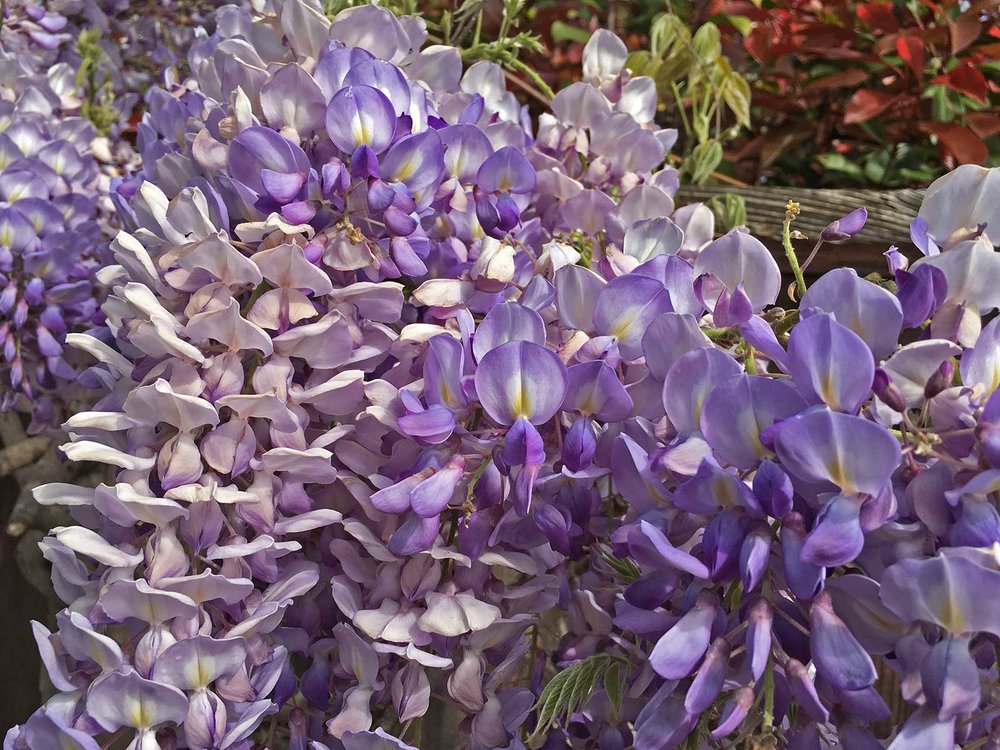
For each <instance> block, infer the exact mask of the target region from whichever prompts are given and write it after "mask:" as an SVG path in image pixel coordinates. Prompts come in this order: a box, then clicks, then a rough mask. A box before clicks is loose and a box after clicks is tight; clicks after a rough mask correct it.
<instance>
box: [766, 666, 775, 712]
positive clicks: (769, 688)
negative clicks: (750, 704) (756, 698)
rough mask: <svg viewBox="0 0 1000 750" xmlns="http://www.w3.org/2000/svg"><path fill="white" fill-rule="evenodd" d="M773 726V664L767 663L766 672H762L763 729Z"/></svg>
mask: <svg viewBox="0 0 1000 750" xmlns="http://www.w3.org/2000/svg"><path fill="white" fill-rule="evenodd" d="M773 726H774V664H773V662H770V661H769V662H768V663H767V671H766V672H764V727H765V728H766V729H770V728H771V727H773Z"/></svg>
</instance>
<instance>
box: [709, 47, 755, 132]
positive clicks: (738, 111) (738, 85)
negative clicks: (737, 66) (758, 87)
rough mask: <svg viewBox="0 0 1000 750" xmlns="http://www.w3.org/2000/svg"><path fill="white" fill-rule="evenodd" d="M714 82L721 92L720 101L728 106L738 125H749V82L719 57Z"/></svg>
mask: <svg viewBox="0 0 1000 750" xmlns="http://www.w3.org/2000/svg"><path fill="white" fill-rule="evenodd" d="M715 78H716V81H715V84H716V86H717V87H718V88H719V91H720V92H721V93H722V101H724V102H725V103H726V106H727V107H729V111H730V112H732V113H733V117H735V118H736V121H737V122H738V123H739V124H740V125H744V126H746V127H750V84H749V83H747V80H746V79H745V78H744V77H743V76H741V75H740V74H739V73H737V72H736V71H735V70H733V69H732V66H730V64H729V62H728V61H727V60H726V59H725V58H724V57H720V58H719V59H718V62H717V63H716V75H715Z"/></svg>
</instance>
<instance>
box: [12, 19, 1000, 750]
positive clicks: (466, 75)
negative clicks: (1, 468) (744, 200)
mask: <svg viewBox="0 0 1000 750" xmlns="http://www.w3.org/2000/svg"><path fill="white" fill-rule="evenodd" d="M31 22H32V23H39V22H40V21H39V19H33V20H32V21H31ZM26 23H27V22H26ZM427 42H428V34H427V30H426V26H425V24H424V23H423V21H422V20H421V19H419V18H415V17H396V16H394V15H392V14H391V13H390V12H388V11H387V10H385V9H382V8H379V7H377V6H371V5H363V6H359V7H355V8H349V9H348V10H345V11H343V12H341V13H340V14H338V15H337V16H336V17H335V18H334V19H333V20H332V21H330V20H328V19H327V18H326V17H325V16H324V15H323V14H322V13H321V12H320V10H319V9H318V8H317V7H314V6H313V5H312V4H310V3H309V2H306V0H284V2H273V3H267V4H264V5H261V6H260V7H258V8H257V9H256V10H248V9H246V8H241V7H237V6H225V7H223V8H221V9H220V10H219V11H218V12H217V14H216V16H215V30H214V32H213V33H212V34H210V35H203V36H200V37H198V38H196V39H194V40H193V42H192V45H191V48H190V52H189V59H188V65H189V68H190V70H191V71H192V75H191V78H189V79H187V80H184V81H173V82H169V85H166V86H164V87H163V88H155V89H152V90H151V91H150V92H149V93H148V94H147V96H146V104H147V111H146V114H145V115H144V117H143V120H142V122H141V123H140V125H139V127H138V133H137V150H138V152H139V154H140V156H141V164H142V169H141V171H140V172H138V173H137V174H135V175H134V176H132V177H130V178H129V179H125V180H116V181H115V183H114V186H113V191H112V193H111V199H112V200H113V201H114V202H115V204H116V206H117V208H118V212H119V216H120V217H121V218H120V220H121V222H122V223H123V226H124V231H122V232H120V233H119V234H118V235H117V237H116V238H115V239H114V241H113V242H112V243H111V246H110V250H109V252H110V254H111V255H112V256H113V262H112V263H111V264H109V265H107V266H106V267H104V268H102V269H101V271H100V273H99V274H98V276H99V279H100V281H101V283H102V284H103V285H104V286H106V287H107V289H108V290H109V291H108V298H107V301H106V302H105V303H104V304H103V306H102V313H101V315H102V317H103V319H104V323H105V325H106V327H107V331H108V332H109V334H108V335H107V336H105V337H104V338H101V337H100V336H90V335H87V334H84V333H80V332H70V333H67V334H66V336H65V339H64V342H65V345H66V346H69V347H73V348H74V349H75V350H76V351H77V352H78V353H79V354H80V356H83V355H88V356H89V357H90V361H91V362H93V363H94V364H92V366H90V367H89V368H88V369H87V370H86V371H85V372H84V373H83V375H82V377H83V379H84V380H85V381H86V382H88V383H90V384H92V385H100V386H101V387H102V388H103V390H102V395H101V396H100V397H99V398H97V399H96V401H95V403H94V404H93V406H92V408H90V409H88V410H85V411H80V412H78V413H75V414H73V415H72V416H70V417H69V418H68V420H67V421H66V422H65V425H64V429H65V430H66V431H67V433H68V435H69V442H67V443H66V444H65V445H64V446H63V451H64V452H65V454H66V456H67V457H68V458H69V459H70V460H73V461H88V462H96V463H99V464H105V465H108V466H109V467H112V469H113V471H114V479H113V480H109V481H108V482H106V483H102V484H100V485H99V486H98V487H96V488H84V487H78V486H74V485H69V484H49V485H45V486H43V487H41V488H39V489H38V490H36V493H35V497H36V499H37V501H38V502H39V503H42V504H44V505H62V506H67V507H68V509H69V511H70V512H71V513H72V515H73V518H74V525H66V526H61V527H58V528H55V529H53V531H52V534H51V535H50V536H49V537H47V538H46V539H45V540H44V541H43V542H42V550H43V554H44V556H45V558H46V560H48V561H49V562H50V563H51V566H52V576H53V583H54V586H55V590H56V592H57V594H58V596H59V597H60V598H61V599H62V601H63V602H65V604H66V608H65V609H64V610H63V611H62V612H61V613H60V614H59V615H58V618H57V623H56V624H57V626H58V627H57V629H56V630H55V631H53V632H50V631H49V630H48V629H47V628H45V627H44V626H43V625H41V624H38V623H36V624H35V634H36V639H37V642H38V646H39V650H40V652H41V655H42V658H43V661H44V663H45V667H46V670H47V672H48V675H49V678H50V680H51V682H52V684H53V686H54V687H55V689H56V691H57V692H56V694H55V696H54V697H52V698H51V699H50V700H48V701H47V702H46V703H45V705H44V706H43V707H41V708H40V709H39V710H38V711H37V712H36V713H35V714H34V715H33V716H32V717H31V718H30V719H28V720H27V721H26V722H25V723H24V724H23V725H21V726H19V727H15V728H13V729H11V730H10V732H9V733H8V734H7V737H6V740H5V744H4V750H26V749H27V748H50V747H52V748H55V747H60V748H70V749H71V750H98V748H102V747H103V748H108V747H118V746H120V745H121V746H124V745H125V744H127V745H128V747H129V748H135V749H137V750H154V749H155V748H163V749H164V750H172V749H173V748H191V749H192V750H208V749H209V748H214V749H217V750H230V749H232V750H249V749H250V748H275V747H287V748H290V749H292V750H340V749H341V748H344V749H345V750H390V749H392V748H413V747H423V748H425V749H427V750H429V749H431V748H437V747H444V746H459V747H464V748H470V750H500V749H501V748H503V749H508V748H510V749H511V750H517V749H518V748H546V750H557V749H562V748H567V749H568V748H574V749H580V750H583V749H585V748H599V750H625V748H630V747H634V748H636V750H668V749H669V748H674V747H688V748H729V747H783V748H784V747H788V748H795V749H796V750H805V749H806V748H808V749H809V750H813V749H815V748H825V747H844V748H848V749H849V750H854V749H856V748H857V749H868V748H889V750H938V749H939V748H940V750H952V749H953V748H954V746H955V745H956V744H959V745H960V746H961V747H962V748H965V750H976V749H978V748H997V747H1000V686H998V679H1000V674H998V664H997V653H998V651H997V647H998V645H1000V640H998V639H1000V600H998V599H997V598H996V597H994V596H991V595H990V592H995V591H1000V514H998V512H997V492H998V490H1000V395H998V394H1000V390H998V387H1000V322H998V321H1000V318H996V317H994V314H995V312H996V310H997V308H998V307H1000V255H998V253H997V251H996V249H995V248H994V244H993V241H992V240H991V238H990V234H991V229H992V228H994V227H1000V198H998V196H1000V171H997V170H987V169H981V168H978V167H971V166H966V167H960V168H959V169H957V170H955V171H954V172H953V173H951V174H950V175H948V176H946V177H944V178H942V179H940V180H938V181H937V182H936V183H934V185H932V186H931V187H930V189H929V190H928V191H927V194H926V198H925V201H924V204H923V206H922V208H921V210H920V214H919V216H918V217H917V218H916V220H915V221H914V222H913V225H912V235H911V238H910V240H911V241H912V243H913V244H914V245H915V246H916V247H917V248H918V249H919V251H920V253H921V254H922V256H921V257H920V259H919V260H917V261H915V262H913V263H912V264H909V263H908V262H907V260H906V258H905V256H904V255H903V254H902V253H900V252H899V250H898V249H896V248H891V249H890V250H889V251H888V252H887V253H886V260H887V271H886V273H885V274H882V275H880V276H877V277H869V278H861V277H859V276H858V275H857V274H856V273H855V272H854V271H853V270H851V269H849V268H841V269H837V270H834V271H831V272H829V273H827V274H825V275H823V276H822V277H820V278H819V279H817V280H816V281H814V282H812V283H811V284H810V285H808V287H807V285H806V282H805V279H804V277H803V276H802V274H801V272H799V273H797V279H796V283H795V285H794V286H793V288H792V290H791V291H792V295H793V298H794V299H796V300H798V303H797V306H795V307H794V308H792V309H785V308H783V307H779V306H778V305H777V301H778V298H779V294H780V293H781V286H782V282H781V274H780V271H779V268H778V265H777V264H776V262H775V260H774V259H773V257H772V256H771V254H770V252H769V251H768V249H767V248H766V247H765V246H764V245H763V244H762V243H761V242H760V241H758V240H757V239H755V238H754V237H752V236H751V235H750V234H749V233H747V232H746V231H744V230H743V229H736V230H733V231H730V232H728V233H726V234H723V235H722V236H721V237H715V236H714V235H715V227H714V221H713V218H712V213H711V211H710V210H708V209H707V208H706V207H704V206H701V205H693V206H685V207H682V208H679V209H677V210H675V209H674V200H673V198H674V195H675V192H676V190H677V187H678V174H677V172H676V170H674V169H673V168H670V167H666V166H664V164H665V160H666V156H667V153H668V151H669V149H670V147H671V145H672V143H673V141H674V139H675V137H676V133H675V132H673V131H670V130H662V129H659V128H658V127H657V126H656V124H655V111H656V91H655V86H654V85H653V82H652V81H651V80H650V79H648V78H643V77H633V76H632V74H631V73H630V72H629V71H628V69H627V68H626V67H625V62H626V58H627V50H626V48H625V45H624V44H623V43H622V42H621V41H620V40H619V39H618V38H617V37H615V36H614V35H613V34H611V33H610V32H606V31H599V32H597V33H596V34H594V36H593V37H592V38H591V40H590V42H589V43H588V45H587V47H586V49H585V52H584V59H583V80H582V81H581V82H579V83H576V84H573V85H572V86H570V87H568V88H566V89H564V90H563V91H560V92H559V93H558V94H557V95H556V97H555V99H554V100H553V102H552V105H551V110H550V111H549V112H546V113H544V114H543V115H542V116H541V117H540V118H539V119H538V122H537V124H536V123H533V122H532V121H531V118H530V117H529V115H528V112H527V110H526V109H525V108H524V107H522V106H521V105H520V104H519V102H518V101H517V99H516V98H515V97H514V95H513V94H512V93H511V92H509V91H507V89H506V86H505V78H504V72H503V70H502V69H501V68H500V67H498V66H496V65H494V64H492V63H489V62H478V63H475V64H474V65H472V66H469V67H465V66H464V65H463V61H462V58H461V55H460V53H459V51H458V50H456V49H453V48H450V47H444V46H442V45H437V44H428V43H427ZM24 119H25V121H26V122H27V121H28V120H30V118H28V117H27V116H25V117H24ZM19 122H20V121H19ZM536 125H537V126H536ZM17 127H21V128H24V127H26V126H24V125H20V126H19V125H17V124H16V123H15V124H11V125H8V127H7V129H6V135H5V136H0V139H2V138H5V137H6V138H7V139H8V140H10V141H11V143H12V144H14V143H17V142H18V141H17V140H16V139H15V138H14V137H13V135H12V133H11V129H12V128H15V133H16V132H17V130H16V128H17ZM60 127H66V126H60ZM32 132H34V131H32ZM0 142H2V143H5V142H6V141H2V140H0ZM22 142H23V139H22ZM21 151H24V149H21ZM44 151H45V149H44V148H42V149H41V151H39V152H38V153H39V155H38V157H37V158H38V160H40V161H42V162H43V163H46V164H47V162H45V159H44V158H43V157H42V156H41V153H42V152H44ZM25 153H27V152H25ZM32 153H34V152H32ZM62 153H63V152H62V151H60V154H62ZM19 158H20V157H19ZM15 163H16V162H15ZM60 163H61V164H62V163H63V161H61V162H60ZM49 166H51V165H49ZM10 171H12V172H13V171H15V170H13V169H12V168H11V170H10ZM53 171H55V172H58V170H55V168H53ZM5 179H10V178H8V171H5V172H4V174H3V175H0V183H3V182H4V180H5ZM4 197H5V198H7V194H6V193H5V194H4ZM37 198H38V200H37V201H36V203H37V205H38V207H39V208H38V210H39V211H51V210H52V209H51V206H52V205H54V204H58V202H59V198H58V197H53V196H52V195H50V194H47V195H39V196H37ZM27 200H28V199H27V198H25V199H23V200H19V201H17V204H23V201H27ZM30 205H35V203H33V204H30ZM0 210H2V211H5V212H6V213H5V214H4V216H6V217H7V222H8V223H9V224H10V226H12V227H14V229H17V227H15V226H14V224H13V223H11V222H13V221H14V220H13V219H10V217H11V216H13V215H14V212H15V211H19V210H20V209H19V205H13V204H12V207H9V208H3V209H0ZM797 214H798V207H797V205H795V204H794V203H789V206H788V213H787V220H786V222H785V230H786V238H785V239H786V245H787V247H788V248H789V252H790V253H791V255H792V256H793V258H794V253H795V250H794V248H793V246H792V239H791V238H792V234H791V227H792V226H793V225H794V220H795V218H796V216H797ZM865 220H866V213H865V212H864V210H863V209H861V210H859V211H856V212H853V213H852V214H849V215H848V216H845V217H844V218H843V219H842V220H840V221H839V222H835V223H834V224H833V225H831V226H830V227H829V228H828V229H827V230H826V231H825V232H824V233H823V235H822V237H821V238H820V244H819V245H817V250H818V251H819V252H822V244H824V243H831V242H838V241H842V240H844V239H848V238H850V237H851V236H853V235H855V234H857V233H858V232H859V231H860V230H861V228H862V227H863V225H864V223H865ZM5 226H6V225H5ZM18 226H20V225H18ZM14 229H11V230H9V232H10V233H9V234H7V233H6V232H8V230H6V229H4V230H0V232H4V233H3V234H0V237H2V239H3V241H2V242H0V244H2V245H3V246H4V247H5V248H6V249H7V251H8V255H10V254H11V252H12V251H13V250H14V249H15V248H14V245H13V244H12V242H13V241H14V240H11V239H10V238H17V239H16V242H22V241H21V239H20V237H21V235H20V234H17V233H16V232H14ZM19 231H20V230H19ZM24 232H25V234H24V236H25V237H27V234H26V232H27V230H24ZM993 233H994V234H995V233H996V230H994V231H993ZM47 236H48V235H44V236H42V239H41V241H40V242H41V246H42V247H46V245H45V240H46V239H47ZM30 242H34V243H35V244H34V245H32V247H35V246H36V245H38V244H39V240H37V239H35V235H34V234H32V235H31V237H29V238H28V239H27V240H24V241H23V242H22V244H21V245H19V246H18V247H17V249H18V250H22V249H23V248H25V247H27V246H28V243H30ZM29 256H30V253H29V254H27V255H25V256H24V257H25V258H28V257H29ZM794 267H795V268H796V269H797V268H798V264H797V263H796V264H795V266H794ZM29 286H30V284H29ZM19 294H23V295H24V296H23V297H12V299H13V300H14V301H13V302H12V303H11V304H12V305H21V304H22V301H21V300H22V299H23V300H26V301H25V302H24V304H25V305H28V306H29V307H27V308H26V309H29V310H30V309H31V308H30V305H31V304H32V303H31V299H30V298H29V297H28V296H27V295H28V292H27V291H26V292H23V293H20V292H19ZM0 299H2V300H4V301H5V300H7V293H6V292H5V293H4V296H3V297H2V298H0ZM3 304H7V303H6V301H5V302H4V303H3ZM73 309H74V310H76V311H79V312H81V313H83V317H85V318H87V317H93V315H94V311H93V310H89V309H84V310H81V308H80V307H74V308H73ZM47 314H48V315H51V314H50V313H47V312H42V313H39V315H40V316H44V315H47ZM25 320H28V318H27V317H26V318H25ZM31 320H32V325H34V326H35V327H34V328H33V329H31V330H33V331H34V332H35V333H34V335H35V336H36V340H37V344H36V345H34V346H35V348H36V349H37V350H38V351H39V352H41V354H43V355H44V356H46V357H49V356H50V355H49V354H48V353H47V352H46V350H45V348H44V347H43V345H42V344H43V342H42V338H44V335H43V334H42V333H39V331H40V330H41V329H42V328H45V330H49V329H50V328H51V327H52V326H51V325H50V323H49V322H47V321H48V320H50V318H45V319H43V318H42V317H39V318H38V321H39V322H37V323H36V322H34V321H35V319H34V318H32V319H31ZM24 325H27V324H24ZM23 327H24V326H22V328H23ZM46 345H47V343H46ZM21 346H22V348H23V343H22V345H21ZM18 351H20V350H18ZM14 359H15V358H13V357H8V358H7V362H13V361H14ZM46 361H48V360H46ZM50 367H51V363H50ZM10 369H11V370H12V369H13V368H12V367H11V368H10ZM22 382H28V381H23V380H22ZM116 743H120V745H119V744H116Z"/></svg>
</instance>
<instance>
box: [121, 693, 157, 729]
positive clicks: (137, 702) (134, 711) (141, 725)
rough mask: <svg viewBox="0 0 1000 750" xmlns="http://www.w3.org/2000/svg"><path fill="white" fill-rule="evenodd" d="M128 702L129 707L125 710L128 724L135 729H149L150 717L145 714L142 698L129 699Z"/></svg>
mask: <svg viewBox="0 0 1000 750" xmlns="http://www.w3.org/2000/svg"><path fill="white" fill-rule="evenodd" d="M129 702H130V703H131V705H130V706H128V708H127V709H126V715H127V716H128V719H129V722H130V723H131V724H132V726H133V727H134V728H135V729H149V727H150V725H151V723H152V722H151V718H152V717H150V716H149V714H148V713H147V712H146V707H145V706H144V705H143V704H142V698H140V697H135V698H132V699H130V701H129Z"/></svg>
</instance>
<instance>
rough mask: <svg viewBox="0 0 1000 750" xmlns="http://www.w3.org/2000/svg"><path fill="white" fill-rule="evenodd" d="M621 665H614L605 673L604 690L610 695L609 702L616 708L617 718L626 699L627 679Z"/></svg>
mask: <svg viewBox="0 0 1000 750" xmlns="http://www.w3.org/2000/svg"><path fill="white" fill-rule="evenodd" d="M622 671H623V670H622V665H621V664H612V665H611V666H609V667H608V668H607V670H606V671H605V672H604V690H605V691H606V692H607V694H608V700H609V701H611V705H612V706H613V707H614V711H615V715H616V716H617V715H618V714H619V713H620V712H621V710H622V701H623V700H624V699H625V679H624V675H623V674H622Z"/></svg>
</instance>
